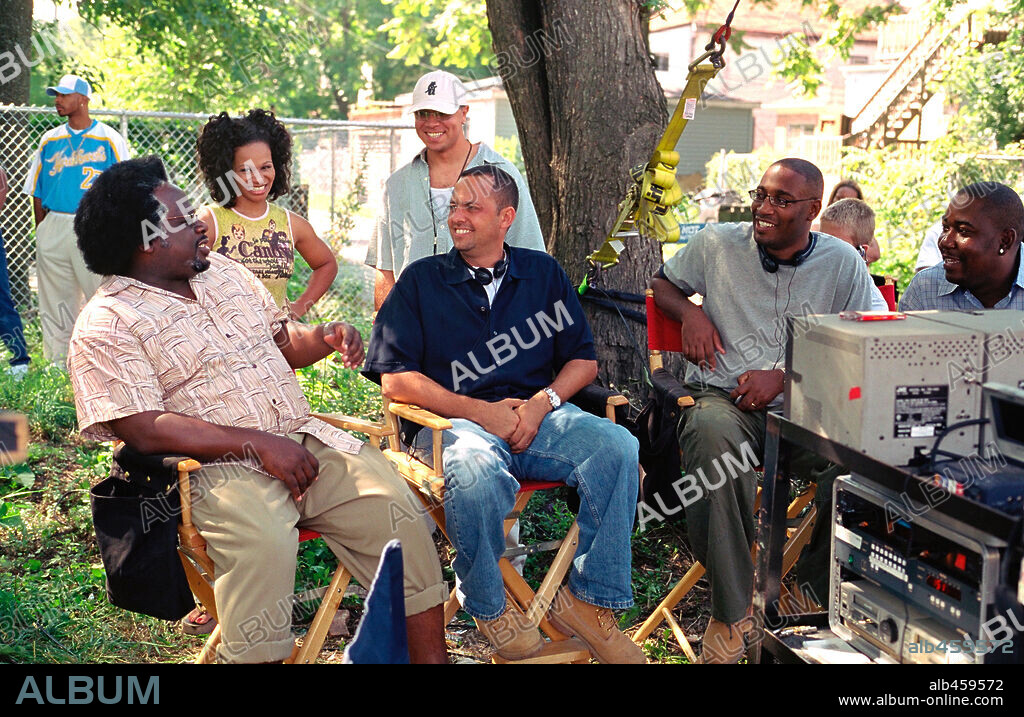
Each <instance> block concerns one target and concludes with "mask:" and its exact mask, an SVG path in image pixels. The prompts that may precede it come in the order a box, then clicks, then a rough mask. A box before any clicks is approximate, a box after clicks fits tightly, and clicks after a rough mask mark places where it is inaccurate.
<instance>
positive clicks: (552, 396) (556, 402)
mask: <svg viewBox="0 0 1024 717" xmlns="http://www.w3.org/2000/svg"><path fill="white" fill-rule="evenodd" d="M544 393H546V394H547V395H548V400H549V401H551V410H552V411H555V410H557V409H558V407H559V406H561V405H562V399H560V398H559V397H558V394H557V393H555V389H553V388H551V387H550V386H548V387H547V388H545V389H544Z"/></svg>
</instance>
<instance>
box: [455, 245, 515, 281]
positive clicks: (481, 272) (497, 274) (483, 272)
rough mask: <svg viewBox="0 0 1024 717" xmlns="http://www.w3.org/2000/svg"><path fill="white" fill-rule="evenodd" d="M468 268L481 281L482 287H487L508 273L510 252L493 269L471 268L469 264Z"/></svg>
mask: <svg viewBox="0 0 1024 717" xmlns="http://www.w3.org/2000/svg"><path fill="white" fill-rule="evenodd" d="M463 262H465V259H463ZM466 266H467V267H468V268H469V272H470V273H471V274H472V275H473V278H474V279H476V280H477V281H479V282H480V284H481V285H482V286H487V285H488V284H490V283H491V282H492V281H494V280H495V279H500V278H501V277H503V276H505V272H506V271H508V251H507V250H506V251H505V252H504V253H503V254H502V255H501V259H500V260H499V261H498V263H497V264H495V265H494V268H493V269H484V268H482V267H477V266H470V265H469V264H468V263H467V264H466Z"/></svg>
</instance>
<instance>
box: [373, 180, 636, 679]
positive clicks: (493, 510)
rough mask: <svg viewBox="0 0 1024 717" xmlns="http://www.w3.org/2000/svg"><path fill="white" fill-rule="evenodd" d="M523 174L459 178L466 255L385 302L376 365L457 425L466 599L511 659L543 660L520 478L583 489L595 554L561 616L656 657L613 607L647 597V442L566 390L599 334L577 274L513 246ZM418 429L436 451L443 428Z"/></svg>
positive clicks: (618, 655)
mask: <svg viewBox="0 0 1024 717" xmlns="http://www.w3.org/2000/svg"><path fill="white" fill-rule="evenodd" d="M517 204H518V190H517V188H516V184H515V182H514V180H513V179H512V178H511V177H510V176H509V175H508V174H506V173H505V172H503V171H502V170H501V169H499V168H497V167H495V166H493V165H481V166H477V167H471V168H470V169H467V170H466V171H464V172H463V173H462V175H461V177H460V179H459V181H458V183H457V184H456V185H455V189H454V191H453V193H452V199H451V203H450V207H449V216H448V226H449V229H450V230H451V236H452V239H453V242H454V248H453V249H452V250H451V251H450V252H448V253H447V254H444V255H439V256H431V257H427V258H424V259H421V260H419V261H416V262H414V263H413V264H411V265H410V266H409V267H408V268H406V270H405V271H404V272H403V273H402V276H401V277H400V278H399V280H398V282H397V283H396V284H395V288H394V289H393V290H392V292H391V294H390V295H389V296H388V298H387V300H386V301H385V302H384V304H383V305H382V306H381V309H380V313H379V314H378V315H377V321H376V323H375V324H374V327H373V333H372V335H371V338H370V348H369V352H368V355H367V360H366V368H365V370H364V373H365V374H366V375H367V376H368V377H369V378H371V379H373V380H379V381H380V383H381V386H382V388H383V391H384V394H385V395H386V396H387V397H388V398H390V399H393V400H396V401H402V402H408V403H414V404H417V405H419V406H423V407H424V408H427V409H429V410H431V411H434V412H435V413H438V414H440V415H442V416H445V417H447V418H449V419H450V420H451V423H452V429H451V430H449V431H445V433H444V453H443V460H444V472H445V485H446V497H445V517H446V520H447V525H448V534H449V535H450V536H451V538H452V541H453V543H454V544H455V548H456V551H457V555H456V557H455V560H454V562H453V567H454V569H455V574H456V578H457V583H456V589H457V591H458V596H459V599H460V601H461V602H462V605H463V608H464V609H465V610H466V611H467V612H468V613H469V614H470V615H472V616H473V617H474V618H476V621H477V625H478V626H479V627H480V630H481V631H482V632H483V633H484V634H485V635H486V636H487V638H488V639H489V640H490V641H491V643H492V644H493V645H494V646H495V647H496V648H497V650H498V653H499V654H500V655H502V656H503V657H505V658H507V659H523V658H526V657H529V656H531V655H533V654H536V653H537V652H538V651H539V650H540V649H541V648H542V647H543V640H542V638H541V636H540V633H539V631H538V630H537V628H536V627H533V626H532V625H531V624H530V623H529V622H528V621H527V620H526V618H525V617H524V616H523V615H522V613H520V612H519V611H518V610H516V609H509V608H508V606H507V605H506V603H505V590H504V587H503V583H502V579H501V572H500V570H499V568H498V559H499V558H500V557H501V554H502V552H504V550H505V540H504V537H503V535H502V520H503V519H504V518H505V516H506V515H507V514H508V513H509V511H510V510H511V509H512V506H513V503H514V501H515V494H516V491H517V490H518V487H519V484H518V479H522V478H530V479H533V480H552V481H561V482H564V483H565V484H566V485H568V486H570V487H573V488H576V490H577V492H578V494H579V496H580V511H579V516H578V518H577V519H578V521H579V526H580V537H579V547H578V549H577V552H576V556H575V558H574V560H573V567H572V571H571V574H570V577H569V585H568V588H566V587H563V588H562V589H561V590H560V591H559V592H558V594H557V595H556V596H555V599H554V601H553V603H552V612H551V614H550V616H549V617H550V619H551V620H552V621H553V622H554V623H555V625H556V626H557V627H559V629H562V630H563V631H565V632H566V633H568V634H572V635H575V636H576V637H578V638H580V639H581V640H583V641H584V642H586V643H587V645H588V646H589V647H590V648H591V650H592V652H593V653H594V654H595V655H596V656H597V658H598V659H599V660H600V661H602V662H610V663H622V662H636V663H643V662H645V658H644V654H643V651H642V650H640V648H638V647H637V646H636V645H634V644H633V643H632V641H630V640H629V639H628V638H627V637H626V636H625V635H623V634H622V633H621V632H620V631H619V630H618V628H617V627H616V620H615V618H614V616H613V615H612V612H611V611H612V609H624V608H628V607H630V606H631V605H632V604H633V595H632V588H631V584H630V545H629V537H630V530H631V527H632V522H633V510H634V506H635V505H636V494H637V481H638V471H637V442H636V439H635V438H633V437H632V436H631V435H630V434H629V432H628V431H626V430H625V429H624V428H622V427H621V426H616V425H615V424H613V423H611V422H610V421H607V420H604V419H601V418H598V417H596V416H592V415H590V414H588V413H585V412H584V411H582V410H580V409H579V408H577V407H576V406H573V405H572V404H566V403H564V402H563V400H564V399H566V398H568V397H570V396H572V395H574V394H575V393H576V392H577V391H579V390H580V389H581V388H583V387H584V386H586V385H587V384H589V383H590V382H591V381H593V380H594V377H595V376H596V375H597V361H596V354H595V352H594V341H593V337H592V336H591V333H590V328H589V327H588V326H587V322H586V319H585V317H584V315H583V310H582V308H581V307H580V304H579V300H578V299H577V297H576V292H575V291H574V289H573V287H572V285H571V284H570V282H569V278H568V277H567V276H566V275H565V272H564V271H562V269H561V267H560V266H559V265H558V263H557V262H556V261H555V260H554V259H552V258H551V257H550V256H548V255H547V254H544V253H543V252H539V251H533V250H530V249H522V248H518V247H509V246H508V245H507V244H505V243H504V238H505V233H506V231H508V228H509V226H510V225H511V224H512V220H513V219H514V218H515V215H516V206H517ZM413 431H415V428H414V427H412V426H408V425H407V426H403V433H404V437H405V439H406V441H407V442H408V443H409V444H410V445H411V446H412V447H413V450H414V452H415V453H416V454H417V457H420V458H422V459H424V460H426V461H428V462H429V461H430V460H431V436H430V432H429V431H419V432H416V433H413Z"/></svg>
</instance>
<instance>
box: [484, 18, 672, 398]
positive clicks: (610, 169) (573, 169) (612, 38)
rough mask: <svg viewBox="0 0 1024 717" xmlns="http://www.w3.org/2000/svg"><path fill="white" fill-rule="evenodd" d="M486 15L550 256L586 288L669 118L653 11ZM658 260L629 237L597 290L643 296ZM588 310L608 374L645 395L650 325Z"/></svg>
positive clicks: (653, 246) (651, 248)
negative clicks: (650, 41) (658, 74)
mask: <svg viewBox="0 0 1024 717" xmlns="http://www.w3.org/2000/svg"><path fill="white" fill-rule="evenodd" d="M487 16H488V23H489V25H490V29H491V34H492V37H493V39H494V51H495V55H496V64H497V69H498V72H499V74H500V76H501V77H502V80H503V81H504V85H505V89H506V91H507V93H508V96H509V102H510V104H511V105H512V112H513V114H514V115H515V118H516V124H517V125H518V127H519V139H520V144H521V145H522V149H523V159H524V161H525V164H526V171H527V175H528V179H529V182H530V194H531V195H532V197H533V202H534V205H535V206H536V208H537V214H538V216H539V217H540V224H541V229H542V230H543V231H544V232H545V237H546V240H547V246H548V251H549V252H550V253H551V254H552V256H554V257H555V258H556V259H557V260H558V261H559V263H561V265H562V266H563V267H564V268H565V270H566V272H567V273H568V274H569V277H570V278H571V279H572V280H573V282H575V283H577V284H578V283H579V282H580V281H581V280H582V279H583V276H584V273H585V271H586V265H585V262H584V257H586V256H587V255H588V254H590V252H592V251H593V250H595V249H596V248H597V247H599V246H600V245H601V243H602V242H603V241H604V240H605V238H606V236H607V234H608V232H609V231H610V230H611V228H612V223H613V222H614V220H615V216H616V214H617V211H616V208H617V206H618V203H619V201H621V199H622V198H623V196H624V195H625V190H626V188H627V186H628V182H629V178H628V172H629V169H630V167H633V166H635V165H637V164H641V163H645V162H646V161H647V160H648V159H650V156H651V152H652V151H653V150H654V147H655V145H656V144H657V141H658V138H659V137H660V135H661V132H662V131H663V130H664V127H665V124H666V122H667V121H668V110H667V108H666V104H665V98H664V94H663V92H662V90H661V87H660V86H659V85H658V82H657V80H656V79H655V76H654V68H653V66H652V64H651V61H650V56H649V52H648V48H647V21H648V15H647V12H646V11H645V10H644V9H643V8H642V7H641V4H640V3H639V2H637V1H636V0H603V1H602V2H587V3H583V2H579V0H525V1H524V0H487ZM660 264H661V259H660V252H659V248H658V246H657V243H656V242H654V241H650V240H640V239H636V240H632V241H628V242H627V243H626V249H625V251H624V252H623V254H622V256H621V257H620V262H619V265H618V266H616V267H615V268H613V269H611V270H609V271H607V272H605V273H604V274H603V275H602V277H601V280H600V283H599V286H600V287H601V288H611V289H617V290H619V291H629V292H634V293H641V294H642V293H643V290H644V288H645V287H646V286H647V280H648V279H649V278H650V277H651V276H652V275H653V274H654V272H655V271H657V269H658V266H659V265H660ZM587 306H588V317H589V319H590V325H591V328H592V330H593V332H594V338H595V341H596V343H597V350H598V361H599V363H600V366H601V373H602V377H603V378H604V379H605V380H606V382H608V383H609V384H610V385H615V386H616V387H619V388H625V389H630V388H633V389H634V390H633V391H631V392H632V393H634V395H635V394H636V393H643V392H644V389H643V388H642V387H643V382H642V376H643V370H644V368H643V364H644V363H646V340H645V330H644V327H643V326H641V325H639V324H637V323H633V322H630V323H629V326H628V327H627V326H626V325H625V324H624V321H623V320H622V319H621V318H620V317H619V316H618V315H617V314H616V313H615V312H614V311H610V312H609V311H607V310H604V309H597V310H593V309H592V305H587ZM633 308H639V307H636V306H634V307H633ZM637 388H639V391H637V390H636V389H637Z"/></svg>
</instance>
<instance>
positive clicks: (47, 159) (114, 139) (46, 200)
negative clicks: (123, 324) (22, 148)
mask: <svg viewBox="0 0 1024 717" xmlns="http://www.w3.org/2000/svg"><path fill="white" fill-rule="evenodd" d="M46 94H48V95H50V96H51V97H53V98H54V105H55V106H56V108H57V114H58V115H59V116H60V117H66V118H67V120H68V121H67V123H66V124H63V125H60V126H59V127H55V128H54V129H52V130H50V131H49V132H47V133H46V134H44V135H43V137H42V140H41V141H40V142H39V150H38V151H37V152H36V154H35V157H34V158H33V160H32V166H31V167H30V168H29V171H28V176H27V177H26V178H25V186H24V189H23V191H24V193H25V194H28V195H30V196H31V197H32V208H33V210H34V212H35V219H36V276H37V278H38V282H39V320H40V323H41V324H42V329H43V354H44V355H45V356H46V358H47V359H49V360H50V361H62V360H63V359H64V357H65V356H66V355H67V352H68V342H69V341H70V340H71V330H72V329H74V327H75V320H76V319H77V318H78V312H79V311H80V310H81V308H82V306H83V305H84V304H85V302H86V301H88V300H89V298H90V297H91V296H92V295H93V292H94V291H96V287H97V286H99V284H100V281H101V279H102V277H99V276H97V275H96V274H93V273H92V272H91V271H89V269H88V268H86V266H85V261H84V260H83V259H82V253H81V252H80V251H79V250H78V243H77V240H76V238H75V229H74V221H75V211H76V210H77V209H78V202H79V200H81V198H82V195H83V194H85V190H87V189H88V188H89V187H91V186H92V183H93V182H94V181H95V179H96V177H98V176H99V175H100V173H101V172H103V170H104V169H106V168H107V167H109V166H111V165H112V164H115V163H117V162H120V161H123V160H125V159H128V144H127V143H126V142H125V141H124V138H123V137H122V136H121V135H120V134H119V133H118V132H117V130H115V129H113V128H112V127H109V126H108V125H105V124H103V123H102V122H97V121H96V120H93V119H91V118H90V117H89V99H90V98H91V97H92V87H90V86H89V83H88V82H87V81H86V80H84V79H83V78H81V77H79V76H78V75H64V76H63V77H62V78H60V82H58V83H57V84H56V85H54V86H53V87H47V88H46Z"/></svg>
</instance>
